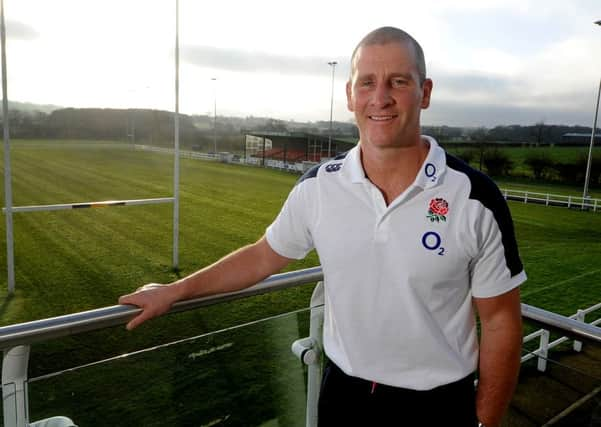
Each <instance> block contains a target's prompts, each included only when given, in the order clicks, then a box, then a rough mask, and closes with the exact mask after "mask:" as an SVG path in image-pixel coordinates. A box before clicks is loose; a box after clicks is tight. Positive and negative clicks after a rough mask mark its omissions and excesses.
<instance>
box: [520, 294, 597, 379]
mask: <svg viewBox="0 0 601 427" xmlns="http://www.w3.org/2000/svg"><path fill="white" fill-rule="evenodd" d="M597 310H601V303H599V304H596V305H593V306H591V307H589V308H585V309H583V310H580V309H579V310H578V311H577V312H576V313H575V314H573V315H571V316H570V317H569V318H570V319H574V320H578V321H579V322H585V320H584V319H585V317H586V315H587V314H589V313H592V312H594V311H597ZM599 324H601V317H600V318H598V319H597V320H595V321H593V322H591V323H589V325H593V326H597V325H599ZM550 336H551V333H550V332H549V331H548V330H547V329H539V330H538V331H535V332H532V333H531V334H528V335H526V336H525V337H524V339H523V343H524V344H526V343H527V342H529V341H534V340H535V339H537V338H538V339H539V345H538V348H537V349H536V350H534V351H533V352H531V353H529V354H527V355H525V356H524V357H522V363H524V362H526V361H528V360H530V359H533V358H535V357H538V364H537V369H538V370H539V371H541V372H545V370H546V369H547V357H548V354H549V350H550V349H552V348H553V347H557V346H558V345H560V344H562V343H564V342H566V341H568V340H569V338H568V337H561V338H558V339H556V340H555V341H552V342H549V338H550ZM572 348H573V349H574V351H581V350H582V341H579V340H574V343H573V346H572Z"/></svg>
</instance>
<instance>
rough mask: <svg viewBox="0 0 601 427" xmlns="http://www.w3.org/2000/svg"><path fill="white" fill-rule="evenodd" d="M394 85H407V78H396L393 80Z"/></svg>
mask: <svg viewBox="0 0 601 427" xmlns="http://www.w3.org/2000/svg"><path fill="white" fill-rule="evenodd" d="M392 85H393V86H394V87H402V86H407V80H405V79H394V80H393V81H392Z"/></svg>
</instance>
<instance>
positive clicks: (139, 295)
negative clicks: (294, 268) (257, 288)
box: [119, 237, 292, 330]
mask: <svg viewBox="0 0 601 427" xmlns="http://www.w3.org/2000/svg"><path fill="white" fill-rule="evenodd" d="M291 261H292V260H291V259H290V258H286V257H283V256H281V255H279V254H278V253H276V252H275V251H274V250H273V249H271V246H269V243H267V239H266V238H265V237H262V238H261V239H259V240H258V241H257V242H256V243H253V244H252V245H248V246H245V247H243V248H240V249H238V250H237V251H235V252H232V253H231V254H229V255H227V256H225V257H224V258H222V259H221V260H219V261H217V262H216V263H214V264H212V265H210V266H208V267H205V268H203V269H202V270H198V271H197V272H195V273H192V274H191V275H189V276H187V277H184V278H183V279H180V280H177V281H176V282H173V283H171V284H168V285H161V284H157V283H150V284H148V285H145V286H142V287H141V288H139V289H138V290H137V291H136V292H134V293H131V294H128V295H123V296H122V297H121V298H119V304H132V305H137V306H138V307H140V308H142V309H143V311H142V312H141V313H140V314H139V315H138V316H136V317H134V318H133V319H132V320H131V321H130V322H129V323H128V324H127V329H129V330H131V329H133V328H135V327H137V326H138V325H140V324H141V323H142V322H145V321H146V320H149V319H152V318H153V317H157V316H160V315H161V314H163V313H165V312H166V311H168V310H169V309H170V308H171V305H172V304H173V303H174V302H176V301H180V300H186V299H191V298H195V297H201V296H208V295H213V294H219V293H225V292H234V291H238V290H240V289H244V288H247V287H249V286H251V285H254V284H255V283H258V282H260V281H261V280H263V279H265V278H266V277H268V276H270V275H271V274H274V273H277V272H278V271H280V270H281V269H282V268H284V267H285V266H286V265H288V264H289V263H290V262H291Z"/></svg>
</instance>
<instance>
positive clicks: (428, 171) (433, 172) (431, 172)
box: [424, 163, 438, 182]
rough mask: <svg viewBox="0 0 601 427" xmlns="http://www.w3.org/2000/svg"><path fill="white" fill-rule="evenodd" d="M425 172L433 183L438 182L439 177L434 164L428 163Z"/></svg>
mask: <svg viewBox="0 0 601 427" xmlns="http://www.w3.org/2000/svg"><path fill="white" fill-rule="evenodd" d="M424 172H425V174H426V176H427V177H428V178H430V180H431V181H432V182H436V180H437V179H438V177H437V176H436V166H434V165H433V164H432V163H426V167H425V168H424Z"/></svg>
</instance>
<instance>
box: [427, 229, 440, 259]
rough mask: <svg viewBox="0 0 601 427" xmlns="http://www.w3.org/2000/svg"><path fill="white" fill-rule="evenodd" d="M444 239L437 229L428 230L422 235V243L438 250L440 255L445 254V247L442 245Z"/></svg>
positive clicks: (433, 249)
mask: <svg viewBox="0 0 601 427" xmlns="http://www.w3.org/2000/svg"><path fill="white" fill-rule="evenodd" d="M441 244H442V239H441V237H440V234H438V233H436V232H435V231H427V232H425V233H424V235H423V236H422V245H424V248H426V249H428V250H429V251H437V253H438V255H444V248H443V247H442V246H440V245H441Z"/></svg>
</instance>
